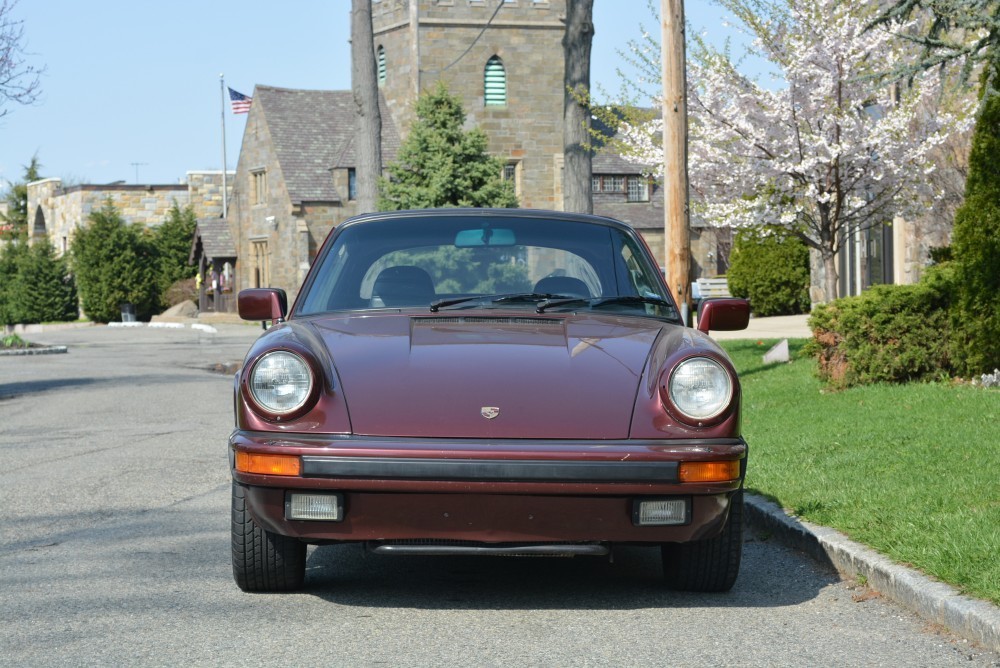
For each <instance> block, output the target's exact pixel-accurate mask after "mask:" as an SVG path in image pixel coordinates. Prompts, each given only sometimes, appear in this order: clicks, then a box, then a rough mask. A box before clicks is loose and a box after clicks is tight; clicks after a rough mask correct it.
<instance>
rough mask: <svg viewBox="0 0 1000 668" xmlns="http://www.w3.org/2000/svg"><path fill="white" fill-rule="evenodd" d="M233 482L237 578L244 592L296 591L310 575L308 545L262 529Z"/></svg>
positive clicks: (234, 573) (234, 543)
mask: <svg viewBox="0 0 1000 668" xmlns="http://www.w3.org/2000/svg"><path fill="white" fill-rule="evenodd" d="M245 491H246V490H244V489H243V486H242V485H238V484H236V483H235V482H234V483H233V522H232V527H233V579H235V580H236V584H237V585H238V586H239V588H240V589H242V590H243V591H294V590H296V589H299V588H301V587H302V582H303V580H305V576H306V545H305V543H303V542H301V541H298V540H296V539H294V538H289V537H288V536H282V535H280V534H276V533H271V532H270V531H267V530H266V529H263V528H261V527H260V526H258V525H257V523H256V522H254V521H253V518H252V517H250V513H248V512H247V509H246V500H245V498H244V494H245Z"/></svg>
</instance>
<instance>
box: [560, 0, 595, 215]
mask: <svg viewBox="0 0 1000 668" xmlns="http://www.w3.org/2000/svg"><path fill="white" fill-rule="evenodd" d="M593 15H594V0H567V3H566V34H565V35H564V36H563V57H564V62H565V70H564V74H563V77H564V78H563V83H564V86H563V208H564V210H566V211H577V212H581V213H593V212H594V198H593V194H592V192H591V174H592V165H593V160H592V158H593V156H592V153H591V151H590V148H589V144H590V132H589V130H590V110H589V107H588V104H589V99H590V47H591V43H592V42H593V40H594V20H593Z"/></svg>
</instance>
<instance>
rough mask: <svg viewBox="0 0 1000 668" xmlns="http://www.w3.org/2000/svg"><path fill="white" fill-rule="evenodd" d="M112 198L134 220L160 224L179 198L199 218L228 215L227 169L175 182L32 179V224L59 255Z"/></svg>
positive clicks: (125, 216)
mask: <svg viewBox="0 0 1000 668" xmlns="http://www.w3.org/2000/svg"><path fill="white" fill-rule="evenodd" d="M108 201H110V202H111V203H112V204H114V206H115V208H117V209H118V211H119V213H120V214H121V216H122V218H123V219H124V220H125V222H126V223H128V224H130V225H143V226H145V227H156V226H158V225H160V224H161V223H162V222H163V221H164V220H165V219H166V217H167V213H168V212H169V211H170V207H172V206H173V205H174V204H175V203H176V204H177V205H178V206H179V207H181V208H184V207H186V206H188V205H190V206H191V207H192V208H193V209H194V212H195V216H197V217H199V218H208V217H215V218H218V217H220V216H221V215H222V172H221V171H218V172H212V171H208V172H188V173H187V176H186V178H185V180H184V182H181V183H176V184H170V185H126V184H125V183H121V182H118V183H111V184H107V185H91V184H88V185H73V186H65V187H64V186H63V184H62V180H61V179H57V178H51V179H42V180H40V181H34V182H33V183H29V184H28V225H29V228H30V234H31V238H32V239H40V238H44V237H48V238H49V240H50V241H51V242H52V245H53V246H55V249H56V252H57V253H58V254H60V255H61V254H63V253H65V252H66V251H67V250H68V249H69V244H70V241H71V240H72V237H73V231H74V230H75V229H76V228H78V227H80V226H82V225H83V224H84V222H85V221H86V220H87V217H88V216H89V215H90V213H91V212H92V211H98V210H100V209H101V207H103V206H104V205H105V204H106V203H107V202H108Z"/></svg>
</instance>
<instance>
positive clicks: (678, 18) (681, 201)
mask: <svg viewBox="0 0 1000 668" xmlns="http://www.w3.org/2000/svg"><path fill="white" fill-rule="evenodd" d="M660 23H661V29H662V43H663V55H662V65H663V69H662V74H663V214H664V221H663V226H664V229H663V231H664V242H665V251H666V252H665V255H664V260H665V262H666V270H667V271H666V279H667V286H668V287H669V288H670V289H671V290H673V292H674V299H676V300H677V303H678V305H679V306H680V308H681V316H682V317H683V318H684V322H685V323H687V322H688V320H689V318H688V305H689V303H690V300H691V231H690V225H689V221H688V174H687V76H686V74H685V62H686V61H685V52H684V0H660Z"/></svg>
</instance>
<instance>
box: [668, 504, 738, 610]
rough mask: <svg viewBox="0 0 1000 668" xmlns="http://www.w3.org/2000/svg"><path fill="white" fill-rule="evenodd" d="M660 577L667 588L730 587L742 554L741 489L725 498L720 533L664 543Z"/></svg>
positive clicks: (710, 589) (714, 589)
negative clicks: (726, 504) (726, 507)
mask: <svg viewBox="0 0 1000 668" xmlns="http://www.w3.org/2000/svg"><path fill="white" fill-rule="evenodd" d="M660 550H661V552H662V555H663V577H664V580H665V581H666V584H667V586H668V587H670V588H671V589H677V590H680V591H696V592H723V591H729V590H730V589H732V587H733V584H734V583H735V582H736V576H737V575H738V574H739V571H740V559H741V558H742V556H743V490H742V489H741V490H739V491H738V492H736V493H735V494H733V496H732V498H731V499H730V500H729V517H728V518H727V519H726V524H725V526H724V527H723V529H722V533H721V534H719V535H718V536H716V537H715V538H709V539H708V540H699V541H693V542H690V543H666V544H664V545H662V546H661V548H660Z"/></svg>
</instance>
